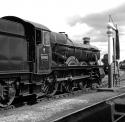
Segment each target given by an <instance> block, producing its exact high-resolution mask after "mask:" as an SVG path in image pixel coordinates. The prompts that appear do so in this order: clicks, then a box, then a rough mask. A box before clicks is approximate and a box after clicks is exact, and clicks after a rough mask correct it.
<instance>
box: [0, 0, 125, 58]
mask: <svg viewBox="0 0 125 122" xmlns="http://www.w3.org/2000/svg"><path fill="white" fill-rule="evenodd" d="M124 13H125V0H1V2H0V17H3V16H9V15H11V16H17V17H20V18H22V19H25V20H29V21H33V22H36V23H40V24H42V25H45V26H47V27H48V28H49V29H51V30H52V31H55V32H66V33H67V34H68V36H69V38H70V39H72V40H73V41H75V42H78V43H82V42H83V40H82V38H83V37H86V36H89V37H90V38H91V44H92V45H95V46H97V47H98V48H99V49H100V50H101V55H102V56H103V55H104V54H105V53H107V52H108V41H107V40H108V37H107V34H106V33H107V23H108V21H109V15H111V16H112V18H113V21H114V23H115V24H117V27H118V29H119V34H120V36H119V37H120V51H121V52H120V54H121V55H120V57H121V58H120V60H124V59H125V55H124V54H125V48H124V45H125V41H124V39H125V14H124ZM102 56H101V57H102Z"/></svg>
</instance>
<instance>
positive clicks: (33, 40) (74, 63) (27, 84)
mask: <svg viewBox="0 0 125 122" xmlns="http://www.w3.org/2000/svg"><path fill="white" fill-rule="evenodd" d="M87 39H88V38H87ZM99 59H100V50H99V49H98V48H96V47H94V46H92V45H90V44H89V43H88V41H87V40H86V39H85V41H84V44H79V43H74V42H73V41H71V40H70V39H69V38H68V36H67V35H66V34H63V33H56V32H52V31H51V30H50V29H48V28H47V27H45V26H43V25H41V24H37V23H33V22H29V21H25V20H23V19H20V18H18V17H14V16H6V17H2V18H0V106H1V107H7V106H9V105H11V104H12V103H13V101H14V99H15V98H18V97H20V96H23V97H24V96H29V95H35V97H37V98H38V97H41V96H43V95H44V96H53V95H55V94H56V92H57V91H60V92H73V91H74V90H78V89H81V90H84V89H86V88H87V87H91V88H93V87H98V86H99V85H100V84H101V79H102V77H103V76H104V72H103V69H102V67H101V66H99V64H98V60H99Z"/></svg>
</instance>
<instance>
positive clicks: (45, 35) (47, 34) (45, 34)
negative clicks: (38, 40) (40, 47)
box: [43, 31, 50, 46]
mask: <svg viewBox="0 0 125 122" xmlns="http://www.w3.org/2000/svg"><path fill="white" fill-rule="evenodd" d="M43 40H44V42H43V43H44V45H46V46H47V45H48V46H49V45H50V32H48V31H44V32H43Z"/></svg>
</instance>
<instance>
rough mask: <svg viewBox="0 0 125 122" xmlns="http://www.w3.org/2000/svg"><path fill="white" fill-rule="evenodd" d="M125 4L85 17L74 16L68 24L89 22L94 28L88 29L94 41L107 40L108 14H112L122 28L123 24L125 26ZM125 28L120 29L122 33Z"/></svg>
mask: <svg viewBox="0 0 125 122" xmlns="http://www.w3.org/2000/svg"><path fill="white" fill-rule="evenodd" d="M124 12H125V4H123V5H121V6H119V7H117V8H114V9H110V10H107V11H104V12H101V13H94V14H89V15H87V16H85V17H80V16H78V15H77V16H74V17H72V18H70V19H69V21H68V24H69V25H70V26H71V27H73V26H75V25H76V24H77V23H80V24H83V23H85V24H87V25H88V26H89V27H91V28H93V29H92V30H90V31H88V34H89V35H91V36H92V37H93V38H94V40H93V41H105V40H106V39H105V40H104V37H105V38H106V36H107V34H106V31H107V30H106V29H107V28H106V26H107V23H108V15H109V14H110V15H112V17H113V19H114V22H115V23H117V24H118V27H119V29H121V28H122V26H125V15H124ZM73 18H74V19H73ZM124 30H125V28H124V29H123V28H122V29H121V30H120V34H122V33H123V32H124Z"/></svg>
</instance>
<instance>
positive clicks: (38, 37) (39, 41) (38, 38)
mask: <svg viewBox="0 0 125 122" xmlns="http://www.w3.org/2000/svg"><path fill="white" fill-rule="evenodd" d="M41 40H42V38H41V30H39V29H36V44H40V43H41Z"/></svg>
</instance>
